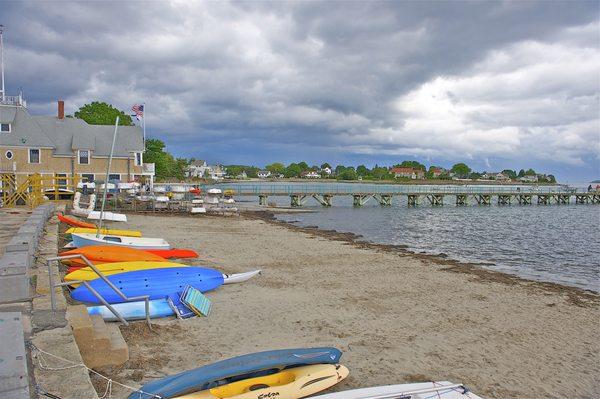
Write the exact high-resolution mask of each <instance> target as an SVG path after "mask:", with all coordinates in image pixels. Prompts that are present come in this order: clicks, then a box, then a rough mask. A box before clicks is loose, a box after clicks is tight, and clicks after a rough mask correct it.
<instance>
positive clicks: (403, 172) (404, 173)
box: [390, 168, 425, 180]
mask: <svg viewBox="0 0 600 399" xmlns="http://www.w3.org/2000/svg"><path fill="white" fill-rule="evenodd" d="M390 173H391V174H393V175H394V177H395V178H399V177H404V178H408V179H413V180H416V179H424V178H425V172H424V171H423V170H421V169H415V168H392V169H390Z"/></svg>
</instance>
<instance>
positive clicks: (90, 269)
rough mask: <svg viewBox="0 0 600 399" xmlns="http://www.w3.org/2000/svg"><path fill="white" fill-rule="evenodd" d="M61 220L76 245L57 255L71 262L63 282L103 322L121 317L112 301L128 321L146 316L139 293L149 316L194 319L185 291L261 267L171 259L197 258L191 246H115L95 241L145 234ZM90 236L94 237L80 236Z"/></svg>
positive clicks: (211, 286)
mask: <svg viewBox="0 0 600 399" xmlns="http://www.w3.org/2000/svg"><path fill="white" fill-rule="evenodd" d="M59 219H60V220H61V221H62V222H65V223H67V224H69V225H70V226H72V227H71V228H69V229H68V230H67V231H66V232H65V233H66V234H67V235H69V236H70V237H71V238H72V240H73V241H72V243H71V245H69V247H73V249H69V250H67V251H64V252H62V253H60V254H59V256H60V257H61V258H62V260H61V261H62V263H63V264H65V265H66V266H67V270H66V272H67V273H66V275H65V276H64V281H65V282H67V283H69V285H70V287H71V288H72V291H71V297H72V298H73V299H74V300H77V301H80V302H83V303H86V304H89V305H91V306H88V312H89V313H90V314H99V315H102V317H103V318H104V319H105V320H110V321H112V320H117V316H116V315H115V314H114V312H113V311H112V310H111V309H110V308H108V307H107V306H105V305H104V303H108V304H109V305H111V307H112V308H113V309H115V310H116V311H117V312H118V313H119V314H120V315H121V316H122V317H123V318H124V319H125V320H136V319H143V318H146V316H147V312H146V306H147V305H146V301H145V300H134V301H132V300H129V298H140V297H145V298H147V299H148V301H149V303H148V311H149V315H148V316H149V317H150V318H159V317H167V316H178V317H191V316H193V315H194V314H195V312H193V311H192V309H190V308H189V306H186V303H185V300H182V294H183V293H186V292H188V291H189V290H190V289H193V290H195V291H197V292H198V294H202V293H205V292H207V291H211V290H214V289H216V288H218V287H220V286H221V285H224V284H233V283H240V282H243V281H247V280H249V279H250V278H252V277H254V276H256V275H258V274H259V273H260V270H254V271H251V272H245V273H238V274H231V275H230V274H224V273H222V272H220V271H218V270H215V269H213V268H208V267H201V266H189V265H186V264H183V263H179V262H175V261H173V260H174V259H178V258H179V259H183V258H197V257H198V253H197V252H195V251H193V250H190V249H177V248H171V247H170V246H168V247H165V248H139V247H138V248H136V247H134V246H128V245H116V244H114V242H113V241H106V240H105V241H102V240H101V241H97V240H96V239H97V238H98V237H99V236H103V237H111V238H113V239H114V238H119V239H121V240H123V241H124V242H127V240H130V239H137V240H143V239H144V238H143V237H142V234H141V232H138V231H134V230H106V232H107V233H108V234H110V235H102V234H98V233H95V234H94V233H93V232H87V231H88V230H92V231H93V228H91V227H81V224H84V225H85V223H86V222H81V221H79V220H78V219H74V218H71V217H67V216H64V215H60V216H59ZM82 230H83V231H86V232H82ZM97 230H98V229H97V228H96V231H97ZM116 233H119V234H120V235H117V234H116ZM123 234H127V235H123ZM87 236H91V237H92V238H93V239H94V240H83V241H78V240H77V238H78V237H87ZM154 240H162V239H154ZM163 241H164V240H163ZM121 244H123V243H121ZM99 273H100V274H101V275H102V277H101V276H100V274H99ZM115 287H116V288H117V289H118V290H115Z"/></svg>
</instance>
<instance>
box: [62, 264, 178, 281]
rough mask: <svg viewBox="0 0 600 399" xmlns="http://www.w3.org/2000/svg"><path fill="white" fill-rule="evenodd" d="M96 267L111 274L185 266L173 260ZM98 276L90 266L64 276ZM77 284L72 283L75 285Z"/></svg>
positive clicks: (76, 278)
mask: <svg viewBox="0 0 600 399" xmlns="http://www.w3.org/2000/svg"><path fill="white" fill-rule="evenodd" d="M95 266H96V268H97V269H98V270H99V271H100V272H102V274H104V275H105V276H111V275H113V274H118V273H125V272H132V271H135V270H149V269H164V268H169V267H187V266H188V265H183V264H181V263H175V262H163V261H161V262H152V261H150V262H145V261H135V262H113V263H104V264H100V265H95ZM97 278H98V275H97V274H96V272H95V271H93V270H92V268H91V267H79V268H77V269H76V270H73V271H70V272H69V273H68V274H67V275H66V276H65V277H64V280H65V282H66V281H91V280H95V279H97ZM76 286H77V285H73V287H76Z"/></svg>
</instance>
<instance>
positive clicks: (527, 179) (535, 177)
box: [519, 175, 539, 183]
mask: <svg viewBox="0 0 600 399" xmlns="http://www.w3.org/2000/svg"><path fill="white" fill-rule="evenodd" d="M519 180H520V181H522V182H525V183H537V181H538V180H539V178H538V175H525V176H523V177H519Z"/></svg>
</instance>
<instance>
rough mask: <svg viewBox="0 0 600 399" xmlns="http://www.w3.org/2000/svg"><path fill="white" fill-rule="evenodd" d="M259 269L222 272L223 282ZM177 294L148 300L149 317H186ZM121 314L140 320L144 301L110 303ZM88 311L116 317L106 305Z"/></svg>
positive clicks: (243, 278) (233, 281)
mask: <svg viewBox="0 0 600 399" xmlns="http://www.w3.org/2000/svg"><path fill="white" fill-rule="evenodd" d="M259 273H260V270H255V271H252V272H247V273H238V274H223V284H237V283H242V282H244V281H248V280H249V279H250V278H252V277H254V276H256V275H258V274H259ZM178 294H179V292H178V293H177V295H171V296H170V297H168V298H161V299H153V300H151V301H149V302H150V309H149V311H150V318H151V319H158V318H161V317H169V316H179V317H186V314H189V310H188V309H185V308H184V307H183V306H184V305H182V304H181V302H180V300H179V295H178ZM112 306H113V307H114V308H115V309H116V310H117V311H118V312H119V314H121V316H123V318H124V319H125V320H130V321H131V320H142V319H145V318H146V303H145V301H134V302H123V303H117V304H114V305H112ZM88 313H89V314H91V315H94V314H97V315H100V316H102V318H103V319H104V320H105V321H117V317H116V316H115V315H114V314H113V313H112V312H111V311H110V310H108V308H107V307H106V306H103V305H98V306H88Z"/></svg>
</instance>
